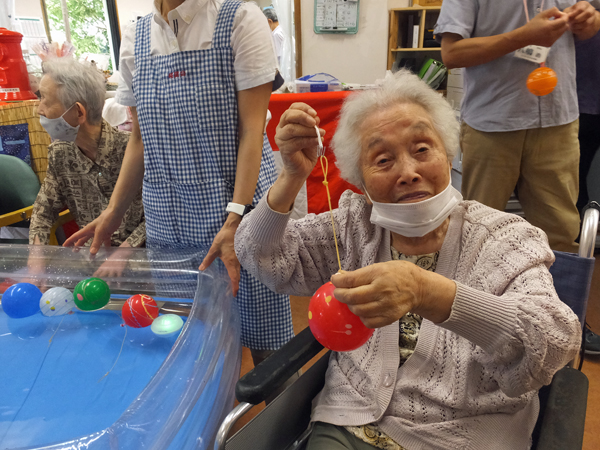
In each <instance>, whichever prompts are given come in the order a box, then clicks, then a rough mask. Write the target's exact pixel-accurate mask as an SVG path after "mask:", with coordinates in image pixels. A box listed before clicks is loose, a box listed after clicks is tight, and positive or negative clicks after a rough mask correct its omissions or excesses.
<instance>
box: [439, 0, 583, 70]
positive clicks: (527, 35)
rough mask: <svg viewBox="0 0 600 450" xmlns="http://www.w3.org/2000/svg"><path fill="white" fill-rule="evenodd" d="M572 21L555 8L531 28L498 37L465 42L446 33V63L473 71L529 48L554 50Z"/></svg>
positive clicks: (452, 66) (443, 56)
mask: <svg viewBox="0 0 600 450" xmlns="http://www.w3.org/2000/svg"><path fill="white" fill-rule="evenodd" d="M584 3H585V2H584ZM568 17H569V16H568V15H567V14H564V13H562V12H560V11H559V10H558V9H557V8H552V9H548V10H546V11H543V12H541V13H540V14H538V15H537V16H535V17H534V18H533V19H532V20H531V21H530V22H529V23H527V25H524V26H522V27H520V28H517V29H516V30H513V31H509V32H508V33H503V34H499V35H496V36H486V37H474V38H468V39H463V38H462V37H461V36H460V35H458V34H453V33H444V35H443V36H442V60H443V61H444V64H445V65H446V67H448V69H454V68H457V67H471V66H476V65H479V64H485V63H488V62H490V61H493V60H495V59H498V58H500V57H502V56H504V55H506V54H508V53H511V52H514V51H515V50H518V49H520V48H522V47H525V46H527V45H541V46H543V47H550V46H552V44H554V42H556V41H557V40H558V39H559V38H560V37H561V36H562V35H563V33H564V32H565V31H567V29H568V28H569V19H568Z"/></svg>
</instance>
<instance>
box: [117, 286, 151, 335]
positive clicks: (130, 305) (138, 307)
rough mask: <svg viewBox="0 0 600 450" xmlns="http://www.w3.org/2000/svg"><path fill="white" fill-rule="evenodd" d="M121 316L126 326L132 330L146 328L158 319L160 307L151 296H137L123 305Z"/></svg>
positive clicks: (130, 298)
mask: <svg viewBox="0 0 600 450" xmlns="http://www.w3.org/2000/svg"><path fill="white" fill-rule="evenodd" d="M121 314H122V315H123V321H124V322H125V324H127V325H129V326H130V327H132V328H144V327H147V326H150V325H151V324H152V322H154V319H156V318H157V317H158V305H157V304H156V302H155V301H154V299H153V298H152V297H150V296H149V295H144V294H136V295H133V296H131V297H129V298H128V299H127V301H126V302H125V303H123V309H122V310H121Z"/></svg>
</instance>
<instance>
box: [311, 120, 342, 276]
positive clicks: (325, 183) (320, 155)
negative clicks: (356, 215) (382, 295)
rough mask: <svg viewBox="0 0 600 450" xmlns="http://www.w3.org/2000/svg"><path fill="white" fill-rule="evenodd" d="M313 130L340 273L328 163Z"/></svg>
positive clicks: (318, 133)
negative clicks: (317, 143)
mask: <svg viewBox="0 0 600 450" xmlns="http://www.w3.org/2000/svg"><path fill="white" fill-rule="evenodd" d="M315 129H316V130H317V137H318V138H319V148H318V149H317V157H318V158H319V162H320V163H321V170H323V186H325V190H326V191H327V202H328V203H329V213H330V214H331V227H332V228H333V239H334V242H335V253H336V254H337V261H338V266H339V268H340V272H341V271H342V262H341V259H340V250H339V248H338V242H337V234H336V232H335V221H334V220H333V208H332V207H331V195H330V194H329V182H328V181H327V172H328V171H329V161H328V160H327V158H326V157H325V147H324V146H323V141H322V140H321V132H320V131H319V127H317V126H316V125H315Z"/></svg>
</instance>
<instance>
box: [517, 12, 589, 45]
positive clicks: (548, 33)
mask: <svg viewBox="0 0 600 450" xmlns="http://www.w3.org/2000/svg"><path fill="white" fill-rule="evenodd" d="M582 3H587V2H582ZM588 4H589V3H588ZM568 29H569V16H568V15H567V14H565V13H563V12H560V11H559V10H558V8H556V7H555V8H550V9H547V10H546V11H542V12H541V13H539V14H538V15H537V16H535V17H534V18H533V19H531V20H530V21H529V23H528V24H527V25H524V26H523V27H521V28H520V29H519V31H520V32H521V39H522V40H523V47H525V46H527V45H541V46H542V47H551V46H552V44H554V43H555V42H556V41H557V40H558V39H559V38H560V37H561V36H562V35H563V34H564V33H565V31H567V30H568Z"/></svg>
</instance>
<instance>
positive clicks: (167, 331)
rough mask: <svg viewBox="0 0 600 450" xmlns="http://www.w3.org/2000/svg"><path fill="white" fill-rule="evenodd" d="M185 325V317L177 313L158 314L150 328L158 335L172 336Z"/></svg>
mask: <svg viewBox="0 0 600 450" xmlns="http://www.w3.org/2000/svg"><path fill="white" fill-rule="evenodd" d="M182 327H183V319H182V318H181V317H179V316H178V315H177V314H165V315H163V316H158V317H157V318H156V319H154V321H153V322H152V325H150V329H151V330H152V332H153V333H154V334H156V335H157V336H172V335H174V334H175V333H177V332H178V331H179V330H181V328H182Z"/></svg>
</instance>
